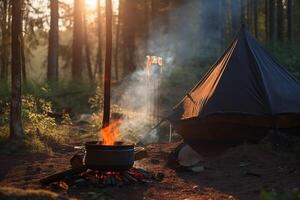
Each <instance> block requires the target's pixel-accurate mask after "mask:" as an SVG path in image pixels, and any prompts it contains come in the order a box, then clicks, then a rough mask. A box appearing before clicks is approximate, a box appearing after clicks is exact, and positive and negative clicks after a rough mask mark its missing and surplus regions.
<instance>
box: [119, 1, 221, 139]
mask: <svg viewBox="0 0 300 200" xmlns="http://www.w3.org/2000/svg"><path fill="white" fill-rule="evenodd" d="M170 2H171V3H170V4H171V5H169V8H170V7H171V9H169V10H170V12H169V13H168V14H167V15H163V14H162V15H161V16H159V17H158V18H157V19H156V20H155V22H154V23H153V24H152V28H151V30H150V34H149V35H150V38H149V39H148V41H147V42H146V43H145V42H144V41H139V42H138V45H137V46H139V47H140V48H138V49H137V51H136V55H135V57H136V64H137V66H138V68H137V70H136V71H135V72H133V73H132V74H131V75H130V76H128V77H127V78H126V79H125V81H123V82H122V84H121V86H119V87H118V88H117V89H116V91H122V93H118V94H115V96H114V101H115V102H117V104H118V105H119V106H120V108H122V109H123V110H122V112H123V113H125V117H124V119H123V122H122V124H121V127H120V130H121V134H122V139H123V140H130V141H133V142H140V141H142V142H143V143H151V142H157V141H158V140H159V134H158V132H159V130H158V129H156V130H153V131H151V132H149V130H151V127H153V126H154V125H155V123H154V122H153V120H152V119H151V114H152V113H151V111H152V110H153V108H155V107H157V106H158V105H157V104H158V101H157V98H158V96H159V97H160V102H159V104H160V106H161V109H160V112H159V113H158V115H160V116H162V115H164V116H166V115H167V114H168V113H169V112H170V111H171V108H172V107H173V106H174V105H175V103H176V102H178V101H179V100H180V98H181V97H183V96H184V95H185V94H186V92H187V91H188V90H189V89H190V88H192V86H193V85H194V84H195V83H197V82H198V81H199V79H200V78H201V74H202V73H203V72H204V71H205V70H204V69H205V68H206V66H208V65H211V64H212V63H213V61H214V60H215V59H216V58H217V57H218V56H219V55H220V51H221V50H222V48H223V47H222V42H221V40H222V37H223V35H222V30H221V29H222V26H221V25H220V24H221V23H224V22H223V20H224V19H223V18H222V17H221V15H220V13H222V9H224V8H222V7H221V5H222V4H220V1H219V0H212V1H205V2H204V1H199V0H189V1H182V3H181V4H182V5H180V6H178V5H173V4H172V3H173V1H170ZM172 6H173V7H172ZM175 7H176V8H175ZM166 22H167V26H165V24H166ZM147 55H153V56H160V57H162V59H163V66H162V71H161V75H157V74H155V73H154V74H151V76H150V79H151V81H149V76H148V75H147V70H145V65H146V64H145V60H146V56H147ZM199 63H204V64H203V67H199V65H200V64H199ZM156 67H158V66H156ZM149 84H150V86H149ZM156 122H157V121H156Z"/></svg>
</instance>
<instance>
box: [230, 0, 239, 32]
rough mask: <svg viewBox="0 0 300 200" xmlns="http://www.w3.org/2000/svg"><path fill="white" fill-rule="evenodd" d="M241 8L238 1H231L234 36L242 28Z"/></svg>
mask: <svg viewBox="0 0 300 200" xmlns="http://www.w3.org/2000/svg"><path fill="white" fill-rule="evenodd" d="M240 17H241V6H240V4H239V3H238V0H231V34H232V36H234V35H235V34H236V33H237V31H238V29H239V26H240V21H241V18H240Z"/></svg>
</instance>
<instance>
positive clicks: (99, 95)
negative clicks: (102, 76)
mask: <svg viewBox="0 0 300 200" xmlns="http://www.w3.org/2000/svg"><path fill="white" fill-rule="evenodd" d="M103 98H104V97H103V91H102V89H101V87H100V86H97V87H96V91H95V94H94V95H93V96H92V97H90V98H89V101H88V102H89V104H90V108H91V111H92V112H99V111H100V110H103Z"/></svg>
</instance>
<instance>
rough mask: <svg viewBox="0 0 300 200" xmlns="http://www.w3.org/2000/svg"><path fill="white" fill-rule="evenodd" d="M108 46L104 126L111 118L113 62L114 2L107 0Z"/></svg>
mask: <svg viewBox="0 0 300 200" xmlns="http://www.w3.org/2000/svg"><path fill="white" fill-rule="evenodd" d="M105 8H106V9H105V13H106V48H105V69H104V110H103V123H102V124H103V127H106V126H108V125H109V118H110V83H111V62H112V2H111V0H106V7H105Z"/></svg>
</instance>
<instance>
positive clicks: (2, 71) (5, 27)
mask: <svg viewBox="0 0 300 200" xmlns="http://www.w3.org/2000/svg"><path fill="white" fill-rule="evenodd" d="M9 10H10V3H9V1H8V0H3V13H2V16H1V32H2V37H1V39H2V40H1V42H2V44H1V51H0V52H1V64H0V65H1V67H0V79H1V80H4V81H5V82H6V81H7V79H8V64H9V61H8V59H9V58H8V57H9V53H8V51H9V45H8V41H9V34H10V30H9V24H10V13H9Z"/></svg>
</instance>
